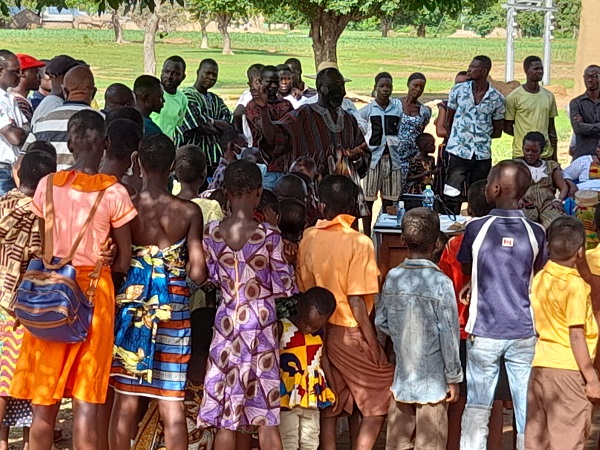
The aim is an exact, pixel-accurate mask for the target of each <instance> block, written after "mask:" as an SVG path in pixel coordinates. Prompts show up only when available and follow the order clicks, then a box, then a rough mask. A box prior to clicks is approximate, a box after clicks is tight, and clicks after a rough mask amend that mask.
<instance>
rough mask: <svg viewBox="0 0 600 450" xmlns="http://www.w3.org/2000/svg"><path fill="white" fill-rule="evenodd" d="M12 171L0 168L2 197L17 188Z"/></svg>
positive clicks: (0, 192)
mask: <svg viewBox="0 0 600 450" xmlns="http://www.w3.org/2000/svg"><path fill="white" fill-rule="evenodd" d="M16 187H17V185H16V184H15V180H14V178H13V174H12V170H11V169H4V168H0V196H2V195H4V194H6V193H7V192H8V191H11V190H13V189H14V188H16Z"/></svg>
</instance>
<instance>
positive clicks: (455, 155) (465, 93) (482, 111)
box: [444, 56, 506, 214]
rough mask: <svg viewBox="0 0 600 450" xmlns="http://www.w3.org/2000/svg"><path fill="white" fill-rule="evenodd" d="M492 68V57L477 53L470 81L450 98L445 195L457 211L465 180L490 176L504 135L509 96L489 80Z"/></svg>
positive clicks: (447, 122)
mask: <svg viewBox="0 0 600 450" xmlns="http://www.w3.org/2000/svg"><path fill="white" fill-rule="evenodd" d="M491 69H492V61H491V60H490V58H488V57H487V56H476V57H475V58H474V59H473V61H472V62H471V64H470V65H469V70H468V71H467V78H468V80H469V81H467V82H466V83H461V84H458V85H456V86H454V88H452V91H450V97H449V99H448V113H447V115H446V129H447V130H448V136H449V139H448V145H447V146H446V152H447V153H448V155H449V162H448V169H447V175H446V184H445V185H444V199H445V201H446V204H447V205H448V207H449V208H450V209H452V210H453V211H454V212H455V213H457V214H458V213H460V205H461V200H460V196H461V192H462V191H463V188H464V184H465V182H467V183H468V184H471V183H474V182H475V181H478V180H483V179H485V178H486V177H487V175H488V173H489V171H490V169H491V167H492V139H496V138H499V137H500V136H502V128H503V126H504V112H505V111H506V108H505V100H504V97H503V96H502V94H501V93H500V92H498V91H497V90H496V89H495V88H494V87H493V86H492V85H491V84H490V83H489V82H488V75H489V73H490V70H491ZM467 187H468V186H467Z"/></svg>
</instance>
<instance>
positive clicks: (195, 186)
mask: <svg viewBox="0 0 600 450" xmlns="http://www.w3.org/2000/svg"><path fill="white" fill-rule="evenodd" d="M523 67H524V72H525V76H526V83H525V84H523V85H522V86H521V87H519V88H517V89H516V90H514V91H513V92H512V93H510V94H509V95H508V96H507V97H506V98H505V97H504V96H503V95H502V94H501V93H500V92H499V91H498V90H497V89H496V88H494V87H493V86H492V84H491V83H490V80H489V73H490V70H491V68H492V62H491V60H490V59H489V58H488V57H486V56H477V57H475V58H474V59H473V61H472V62H471V63H470V65H469V67H468V70H466V71H464V72H460V73H458V74H457V76H456V80H455V82H456V84H455V86H454V87H453V88H452V90H451V91H450V93H449V97H448V100H447V101H444V102H442V103H440V104H439V105H438V114H437V116H436V119H435V129H436V134H437V136H438V138H440V139H441V140H442V141H443V142H442V144H441V146H439V147H438V148H436V138H435V136H433V135H432V134H429V133H426V132H425V128H426V127H427V125H428V124H429V122H430V120H431V119H432V109H431V108H430V107H429V106H427V105H425V104H423V103H421V102H420V98H421V96H422V94H423V93H424V91H425V88H426V83H427V79H426V76H425V75H424V74H422V73H414V74H412V75H410V76H409V77H408V79H407V82H406V86H407V89H408V90H407V94H406V95H405V96H404V97H402V98H396V97H394V95H393V92H394V91H393V87H394V79H393V76H392V75H391V74H389V73H387V72H382V73H379V74H377V75H376V76H375V78H374V88H373V97H374V98H373V100H372V101H371V102H370V103H369V104H367V105H366V106H364V107H363V108H362V109H360V110H358V109H357V108H356V107H355V105H354V104H353V103H352V102H351V101H350V100H349V99H348V98H346V89H345V85H346V83H347V82H349V81H350V80H349V79H347V78H345V77H344V76H343V75H342V74H341V72H340V71H339V70H338V68H337V66H336V65H335V64H333V63H324V64H322V65H321V66H320V67H319V68H318V73H317V74H316V76H315V77H314V78H315V88H311V87H309V86H308V85H307V83H306V82H305V80H304V79H303V73H302V65H301V63H300V61H299V60H298V59H295V58H290V59H288V60H287V61H285V63H283V64H281V65H278V66H272V65H262V64H253V65H252V66H250V67H249V68H248V71H247V74H246V75H247V80H248V90H247V91H246V92H244V93H243V94H242V95H241V97H240V99H239V101H238V102H237V104H236V106H235V109H234V110H233V111H231V110H230V109H229V108H228V107H227V105H226V104H225V102H224V101H223V99H222V98H220V97H219V96H218V95H216V94H215V93H214V92H212V91H211V90H212V88H213V87H214V86H215V84H216V82H217V80H218V76H219V65H218V63H217V62H216V61H214V60H212V59H205V60H202V61H201V62H200V63H199V65H198V68H197V71H196V80H195V82H194V84H193V85H192V86H190V87H186V88H183V89H182V88H181V86H182V84H183V82H184V80H185V79H186V71H187V65H186V61H184V60H183V59H182V58H181V57H179V56H173V57H170V58H168V59H167V60H166V61H165V62H164V64H163V66H162V71H161V75H160V78H156V77H153V76H150V75H141V76H139V77H138V78H137V79H135V80H134V81H133V84H132V86H131V87H129V86H127V85H126V84H123V83H115V84H112V85H110V86H109V87H108V88H107V89H106V91H105V93H104V102H103V108H102V109H101V108H100V106H99V105H98V104H97V103H96V101H95V96H96V94H97V89H96V85H95V79H94V74H93V72H92V70H91V69H90V67H89V65H87V64H86V63H85V62H84V61H81V60H77V59H75V58H72V57H70V56H68V55H59V56H56V57H55V58H53V59H51V60H48V61H45V60H38V59H36V58H34V57H33V56H30V55H25V54H15V53H12V52H11V51H9V50H0V194H1V195H2V197H0V306H1V307H0V362H1V366H0V422H1V423H2V431H1V433H0V449H7V448H8V430H9V427H23V430H24V435H25V436H24V438H25V439H24V442H25V445H26V446H28V448H31V449H32V450H52V449H54V448H55V439H56V437H57V436H56V431H55V428H56V422H57V416H58V412H59V409H60V406H61V401H62V400H63V399H66V398H69V399H72V409H73V423H72V436H73V448H75V449H78V450H87V449H89V450H92V449H93V450H97V449H102V450H105V449H107V450H108V449H110V450H126V449H132V448H133V449H137V450H158V449H161V448H166V449H168V450H184V449H194V450H211V449H216V450H227V449H240V450H241V449H251V448H260V449H262V450H277V449H282V450H295V449H301V450H311V449H315V450H316V449H317V448H320V449H322V450H334V449H335V448H336V446H337V443H336V440H337V434H338V422H339V419H340V418H343V417H347V418H348V424H349V430H350V442H351V447H352V448H353V449H356V450H367V449H372V448H374V446H375V444H376V441H377V439H378V437H379V435H380V433H381V431H382V429H383V427H384V425H385V424H386V423H387V431H386V449H410V448H415V449H440V450H441V449H448V450H452V449H459V448H460V449H462V450H484V449H486V448H488V449H500V448H502V447H501V446H502V430H503V411H504V409H506V408H510V409H513V410H514V420H513V422H514V430H515V442H514V445H515V448H517V449H540V450H541V449H548V448H552V449H584V448H585V446H586V443H587V439H588V435H589V432H590V427H591V423H592V412H593V405H594V403H596V402H598V401H600V381H599V379H598V374H597V371H596V370H595V366H594V360H595V355H596V345H597V340H598V325H597V320H600V283H599V281H598V280H599V279H598V276H600V256H599V255H600V253H599V250H598V249H596V248H595V244H597V242H598V237H597V235H596V229H598V228H600V208H598V210H596V209H595V206H596V205H597V204H598V193H597V192H596V191H600V183H598V180H599V179H600V170H599V168H600V160H599V158H600V153H599V152H600V143H599V140H600V115H599V113H598V108H599V107H600V80H599V78H600V67H598V66H590V67H588V68H587V69H586V71H585V74H584V81H585V86H586V92H585V93H584V94H583V95H581V96H579V97H577V98H576V99H574V100H573V101H572V102H571V104H570V112H569V114H570V117H571V122H572V125H573V139H572V142H571V154H572V157H573V161H572V163H571V164H570V165H569V166H568V167H565V168H564V169H563V168H561V166H560V164H559V163H558V162H557V152H558V139H557V135H556V127H555V124H554V119H555V117H556V116H557V114H558V111H557V106H556V101H555V99H554V96H553V94H552V93H551V92H550V91H548V90H547V89H545V88H544V87H542V86H541V85H540V82H541V80H542V76H543V64H542V61H541V59H540V58H538V57H535V56H531V57H528V58H526V59H525V61H524V63H523ZM307 78H308V77H307ZM503 133H506V134H508V135H511V136H514V144H513V159H511V160H505V161H501V162H499V163H498V164H496V165H495V166H493V167H492V149H491V144H492V140H493V139H495V138H498V137H500V136H501V135H502V134H503ZM436 152H437V158H436V157H434V155H435V154H436ZM430 187H432V188H433V189H434V191H435V193H436V194H437V196H436V203H435V204H434V205H433V208H431V207H420V202H421V198H422V196H423V193H424V192H425V191H426V190H427V189H428V188H430ZM590 192H591V194H590ZM573 197H575V198H576V203H577V207H576V208H575V212H574V215H575V217H572V215H573V214H571V215H569V214H568V213H570V212H572V211H570V208H569V207H568V202H569V199H572V198H573ZM378 199H381V200H382V210H383V211H386V210H387V209H388V208H392V209H393V208H394V206H395V205H396V206H397V202H398V201H400V200H403V199H404V200H406V201H407V208H406V209H407V212H406V213H405V215H404V216H403V217H402V219H401V230H402V239H403V242H404V243H405V245H406V247H407V252H408V256H407V258H406V259H405V260H404V262H402V263H401V264H400V265H399V266H398V267H395V268H393V269H392V270H391V271H390V272H389V273H388V274H381V273H380V272H379V268H378V264H377V259H376V252H375V247H374V243H373V240H372V238H371V225H372V216H373V209H374V203H375V202H376V201H377V200H378ZM415 199H416V200H415ZM465 200H466V202H467V204H468V208H467V211H466V213H465V214H466V215H468V216H469V218H470V220H469V222H468V223H467V225H466V227H465V228H464V233H463V232H461V233H459V234H458V235H457V236H454V237H452V238H451V239H448V237H447V236H445V235H444V234H443V233H441V232H440V218H439V215H438V212H436V211H437V210H438V209H439V210H440V211H441V208H443V207H444V206H445V210H446V211H449V212H451V213H453V214H459V213H460V212H461V209H463V202H464V201H465ZM410 201H412V203H411V204H410V207H408V206H409V205H408V204H409V203H410ZM415 202H416V203H415ZM360 218H362V219H363V232H360V231H359V221H358V219H360ZM599 248H600V247H599ZM586 249H587V253H586ZM50 257H55V258H60V259H61V260H68V262H69V263H70V264H72V266H73V267H74V268H75V270H76V274H77V275H76V280H75V281H76V283H75V284H76V285H78V286H79V287H80V288H81V290H82V292H83V293H84V294H85V295H86V296H87V297H88V300H89V301H90V302H91V303H92V305H93V315H92V318H91V323H90V325H89V327H88V328H87V329H86V333H87V335H86V337H85V338H84V339H82V340H80V341H78V342H75V343H73V342H64V341H61V340H56V339H47V338H44V336H43V333H42V334H41V335H40V334H37V333H36V332H34V328H35V326H37V327H38V328H44V327H46V328H52V327H55V326H56V324H50V323H44V324H41V323H37V324H36V323H35V320H33V319H31V320H29V321H24V322H23V323H22V324H21V323H19V320H18V318H17V316H18V315H19V311H23V310H24V308H25V307H24V306H23V303H22V302H23V301H27V302H34V301H35V300H36V299H35V298H33V297H34V296H33V295H32V294H31V293H28V291H26V290H25V289H24V288H23V287H22V284H21V280H23V279H25V278H27V279H29V278H30V277H31V276H32V275H31V273H30V272H31V270H29V269H28V267H29V264H30V263H32V264H33V262H35V261H36V260H41V259H43V261H44V264H45V265H46V267H47V268H52V267H54V266H53V265H52V264H50V263H49V261H50ZM53 261H54V260H53ZM28 304H29V303H28ZM36 311H38V312H40V311H41V309H39V310H36ZM28 312H29V313H30V312H31V310H29V311H28ZM28 317H30V316H28ZM32 320H33V321H32ZM39 320H41V319H39ZM386 419H387V422H386Z"/></svg>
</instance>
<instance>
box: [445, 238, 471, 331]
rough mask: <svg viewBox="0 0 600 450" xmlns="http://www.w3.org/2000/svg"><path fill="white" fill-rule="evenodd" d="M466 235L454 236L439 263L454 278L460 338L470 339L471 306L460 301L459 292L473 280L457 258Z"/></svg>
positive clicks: (449, 276)
mask: <svg viewBox="0 0 600 450" xmlns="http://www.w3.org/2000/svg"><path fill="white" fill-rule="evenodd" d="M464 237H465V235H464V234H461V235H459V236H454V237H453V238H451V239H450V240H449V241H448V243H447V244H446V247H445V248H444V252H443V253H442V257H441V258H440V262H439V263H438V267H439V268H440V269H442V272H444V273H445V274H446V275H448V278H450V279H451V280H452V284H453V285H454V292H455V294H456V305H457V306H458V324H459V326H460V338H461V339H468V338H469V334H468V333H467V332H466V331H465V325H466V324H467V319H468V318H469V306H468V305H465V304H463V303H462V302H461V301H460V298H459V294H460V291H461V289H462V288H463V287H465V285H466V284H467V283H468V282H469V280H471V277H470V276H469V275H465V274H464V273H463V271H462V264H461V263H460V262H458V259H456V255H458V252H459V250H460V246H461V244H462V241H463V238H464Z"/></svg>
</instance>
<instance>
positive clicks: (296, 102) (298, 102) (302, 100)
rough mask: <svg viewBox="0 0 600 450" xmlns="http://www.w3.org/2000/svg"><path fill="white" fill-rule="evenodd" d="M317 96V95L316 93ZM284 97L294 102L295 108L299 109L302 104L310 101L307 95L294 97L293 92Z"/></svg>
mask: <svg viewBox="0 0 600 450" xmlns="http://www.w3.org/2000/svg"><path fill="white" fill-rule="evenodd" d="M315 97H316V95H315ZM283 99H284V100H287V101H288V102H290V103H291V104H292V106H293V107H294V109H298V108H300V107H301V106H302V105H305V104H307V103H309V102H308V98H307V97H300V98H299V99H298V98H296V97H294V96H293V95H292V94H290V95H287V96H285V97H283Z"/></svg>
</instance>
